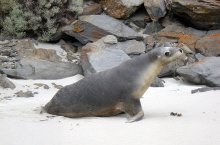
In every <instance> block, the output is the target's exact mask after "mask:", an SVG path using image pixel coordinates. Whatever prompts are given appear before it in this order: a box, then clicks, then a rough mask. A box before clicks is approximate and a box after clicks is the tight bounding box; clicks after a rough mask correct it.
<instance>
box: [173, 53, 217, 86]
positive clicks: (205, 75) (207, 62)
mask: <svg viewBox="0 0 220 145" xmlns="http://www.w3.org/2000/svg"><path fill="white" fill-rule="evenodd" d="M219 62H220V58H219V57H206V58H204V59H202V60H200V61H198V62H196V63H193V64H190V65H187V66H183V67H180V68H178V69H177V73H178V74H179V75H180V76H182V77H184V78H185V79H186V80H188V81H190V82H193V83H195V84H199V85H207V86H210V87H219V86H220V63H219Z"/></svg>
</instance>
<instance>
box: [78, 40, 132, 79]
mask: <svg viewBox="0 0 220 145" xmlns="http://www.w3.org/2000/svg"><path fill="white" fill-rule="evenodd" d="M106 37H109V36H106ZM106 37H103V38H102V39H100V40H98V41H96V42H94V43H88V44H87V45H86V46H84V47H83V48H82V54H81V65H82V67H83V70H84V74H85V75H89V74H92V73H96V72H100V71H104V70H106V69H110V68H113V67H115V66H118V65H119V64H120V63H122V62H124V61H126V60H128V59H130V57H129V56H128V55H127V54H126V53H125V52H124V51H123V50H121V49H120V48H121V47H120V44H108V43H107V44H106V43H105V40H106Z"/></svg>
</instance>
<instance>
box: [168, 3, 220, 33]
mask: <svg viewBox="0 0 220 145" xmlns="http://www.w3.org/2000/svg"><path fill="white" fill-rule="evenodd" d="M171 10H172V13H173V14H174V15H176V16H178V17H179V18H181V20H183V21H184V22H186V23H191V24H192V25H193V26H195V27H196V28H198V29H206V30H210V29H219V28H220V1H219V0H172V4H171Z"/></svg>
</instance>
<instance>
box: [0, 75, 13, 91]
mask: <svg viewBox="0 0 220 145" xmlns="http://www.w3.org/2000/svg"><path fill="white" fill-rule="evenodd" d="M0 87H2V88H10V89H15V87H16V86H15V85H14V84H13V83H12V82H11V81H10V80H9V79H8V78H7V75H5V74H0Z"/></svg>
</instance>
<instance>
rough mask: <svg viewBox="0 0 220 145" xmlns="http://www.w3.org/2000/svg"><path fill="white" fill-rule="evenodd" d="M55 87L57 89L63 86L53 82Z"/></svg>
mask: <svg viewBox="0 0 220 145" xmlns="http://www.w3.org/2000/svg"><path fill="white" fill-rule="evenodd" d="M52 85H53V87H54V88H56V89H62V88H63V86H62V85H57V84H55V83H52Z"/></svg>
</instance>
